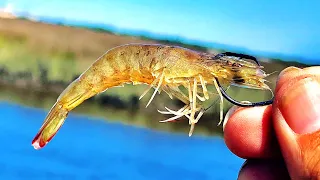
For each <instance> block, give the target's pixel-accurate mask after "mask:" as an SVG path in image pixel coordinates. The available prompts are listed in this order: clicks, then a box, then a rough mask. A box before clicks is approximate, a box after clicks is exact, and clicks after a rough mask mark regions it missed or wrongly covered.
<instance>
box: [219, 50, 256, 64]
mask: <svg viewBox="0 0 320 180" xmlns="http://www.w3.org/2000/svg"><path fill="white" fill-rule="evenodd" d="M224 56H234V57H238V58H244V59H250V60H252V61H254V62H255V63H257V65H258V66H261V65H260V63H259V61H258V60H257V58H255V57H254V56H250V55H247V54H241V53H234V52H224V53H220V54H217V55H215V58H217V59H218V58H221V57H224Z"/></svg>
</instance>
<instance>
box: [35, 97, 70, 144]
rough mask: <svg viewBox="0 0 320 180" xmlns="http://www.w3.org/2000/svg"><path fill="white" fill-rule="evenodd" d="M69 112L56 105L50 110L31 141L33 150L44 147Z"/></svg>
mask: <svg viewBox="0 0 320 180" xmlns="http://www.w3.org/2000/svg"><path fill="white" fill-rule="evenodd" d="M68 113H69V111H68V110H67V109H66V108H63V107H62V106H59V105H58V104H57V103H56V104H55V105H54V106H53V107H52V108H51V110H50V112H49V114H48V115H47V117H46V119H45V121H44V123H43V125H42V127H41V128H40V130H39V132H38V133H37V134H36V136H35V137H34V139H33V140H32V146H33V147H34V148H35V149H37V150H38V149H41V148H42V147H44V146H45V145H46V144H47V143H48V142H49V141H50V140H51V139H52V138H53V136H54V135H55V134H56V133H57V131H58V130H59V129H60V128H61V126H62V125H63V123H64V121H65V119H66V117H67V116H68Z"/></svg>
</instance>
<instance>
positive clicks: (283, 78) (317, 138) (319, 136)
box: [272, 67, 320, 179]
mask: <svg viewBox="0 0 320 180" xmlns="http://www.w3.org/2000/svg"><path fill="white" fill-rule="evenodd" d="M306 78H313V79H316V80H317V81H318V82H320V67H311V68H305V69H297V68H293V69H291V68H288V69H286V70H284V72H283V73H282V74H281V75H280V78H279V79H278V82H277V88H276V93H275V94H276V97H275V102H274V104H273V110H272V112H273V113H272V117H273V118H272V119H273V124H274V129H275V132H276V137H277V139H278V142H279V144H280V147H281V152H282V155H283V157H284V159H285V162H286V165H287V167H288V171H289V173H290V176H291V177H292V178H296V179H303V178H309V179H320V148H319V147H320V131H316V132H313V133H307V134H297V133H295V132H294V131H293V130H292V129H291V128H290V127H289V125H288V124H287V123H286V120H285V118H284V116H283V114H282V113H281V111H280V109H279V107H280V104H281V99H282V96H286V95H287V91H288V90H287V89H289V88H293V89H297V88H299V86H300V84H303V83H302V82H303V81H305V80H306ZM292 106H297V107H296V109H299V107H301V106H303V104H292ZM292 113H294V112H292ZM306 114H308V112H306ZM300 121H301V122H303V119H300Z"/></svg>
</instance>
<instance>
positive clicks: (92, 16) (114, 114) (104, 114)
mask: <svg viewBox="0 0 320 180" xmlns="http://www.w3.org/2000/svg"><path fill="white" fill-rule="evenodd" d="M319 5H320V3H319V1H311V0H310V1H304V2H302V1H292V0H291V1H276V0H268V1H267V0H261V1H259V2H258V1H253V0H244V1H230V0H225V1H218V0H197V1H191V0H183V1H171V0H162V1H148V0H135V1H133V0H120V1H111V0H97V1H89V0H79V1H76V2H75V1H63V0H52V1H42V0H33V1H27V0H0V113H1V120H0V143H1V144H2V148H1V149H0V179H143V180H144V179H148V180H149V179H190V180H191V179H203V180H204V179H236V178H237V174H238V171H239V169H240V166H241V165H242V163H243V162H244V160H243V159H241V158H238V157H237V156H235V155H233V154H232V153H231V152H230V151H229V150H228V148H227V147H226V145H225V143H224V140H223V132H222V126H217V123H218V121H219V114H218V112H219V106H218V105H219V103H216V104H215V106H213V107H212V108H211V109H210V110H209V111H208V112H207V113H206V114H205V115H204V116H203V118H201V120H200V121H199V123H198V124H197V126H196V129H195V133H194V135H193V136H192V137H190V138H189V137H188V134H187V133H188V129H189V125H188V122H187V121H186V119H185V118H181V121H178V122H175V123H166V124H163V123H159V122H158V121H159V120H164V119H166V118H168V117H167V116H164V115H161V114H159V113H158V112H157V109H160V110H164V107H165V106H168V107H170V108H171V109H179V108H181V107H182V103H181V102H179V101H178V100H176V99H174V100H171V99H170V98H169V97H168V96H167V95H166V94H165V93H162V94H160V95H157V96H156V97H155V99H154V101H153V102H152V103H151V105H150V106H149V107H148V108H145V105H146V103H147V101H148V99H149V98H150V96H151V92H150V93H149V94H147V95H146V96H145V97H144V98H143V99H142V100H140V101H139V100H138V97H139V96H140V95H141V94H142V92H143V91H144V90H145V88H146V86H144V85H139V86H133V85H126V86H124V87H122V88H120V87H117V88H113V89H109V90H107V91H106V92H104V93H102V94H100V95H98V96H95V97H94V98H91V99H90V100H87V101H85V102H84V103H83V104H81V105H80V106H78V107H77V108H76V109H75V110H73V111H72V112H71V113H70V115H69V117H68V119H67V120H66V122H65V124H64V126H63V127H62V128H61V130H60V131H59V133H58V134H57V135H56V137H55V138H54V139H53V140H52V141H51V142H50V143H49V144H48V145H47V146H46V147H45V148H44V149H41V150H39V151H36V150H34V149H33V147H32V146H31V140H32V139H33V137H34V136H35V134H36V133H37V131H38V129H39V128H40V126H41V124H42V122H43V120H44V118H45V116H46V114H47V112H48V110H49V109H50V108H51V106H52V105H53V104H54V103H55V101H56V99H57V97H58V96H59V94H60V93H61V92H62V91H63V89H64V88H65V87H66V86H67V85H68V84H69V83H70V82H71V81H72V80H73V79H75V78H77V77H78V76H79V75H80V74H81V73H82V72H83V71H84V70H86V69H87V68H88V66H89V65H90V64H91V63H93V62H94V61H95V60H96V59H97V58H98V57H100V56H101V55H102V54H103V53H104V52H106V51H107V50H108V49H110V48H113V47H115V46H118V45H123V44H127V43H161V44H170V45H178V46H182V47H186V48H190V49H193V50H197V51H202V52H208V53H213V54H215V53H219V52H225V51H232V52H238V53H245V54H250V55H253V56H256V57H257V58H258V59H259V60H260V61H261V62H262V65H263V66H264V67H265V68H264V70H265V71H266V72H267V73H273V74H272V75H270V76H269V77H268V78H267V80H268V81H269V85H270V87H271V88H272V89H274V86H275V81H276V78H277V76H278V74H279V72H280V71H281V70H282V69H284V68H286V67H288V66H297V67H307V66H311V65H319V64H320V58H319V55H320V48H319V47H320V33H319V32H320V13H319V11H318V9H317V8H318V7H319ZM228 92H229V94H230V95H231V96H232V97H234V98H235V99H237V100H249V101H261V100H267V99H270V98H271V94H270V92H266V91H258V90H250V89H242V88H236V87H232V88H231V89H230V91H228ZM212 102H214V99H211V100H210V103H212ZM210 103H209V104H210ZM230 107H231V104H230V103H227V102H226V103H225V108H224V111H225V113H226V111H227V110H228V109H229V108H230Z"/></svg>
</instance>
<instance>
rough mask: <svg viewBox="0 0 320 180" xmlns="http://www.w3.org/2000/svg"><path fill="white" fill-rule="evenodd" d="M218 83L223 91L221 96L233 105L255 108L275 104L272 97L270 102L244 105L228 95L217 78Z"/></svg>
mask: <svg viewBox="0 0 320 180" xmlns="http://www.w3.org/2000/svg"><path fill="white" fill-rule="evenodd" d="M215 79H216V81H217V84H218V86H219V90H220V91H221V94H222V96H223V97H224V98H226V99H227V100H228V101H229V102H231V103H232V104H234V105H237V106H240V107H254V106H265V105H269V104H272V103H273V99H274V97H272V99H270V100H268V101H261V102H253V103H251V102H250V103H249V102H248V103H247V102H246V103H242V102H239V101H237V100H234V99H232V98H231V97H230V96H229V95H228V94H227V93H226V91H225V90H224V89H223V87H222V86H221V84H220V82H219V80H218V78H216V77H215Z"/></svg>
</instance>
